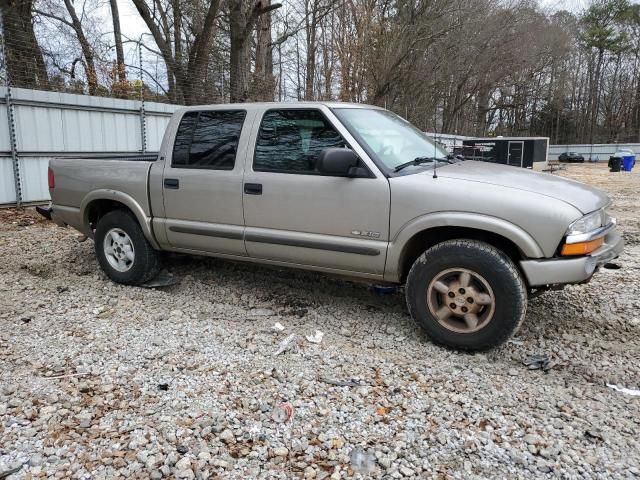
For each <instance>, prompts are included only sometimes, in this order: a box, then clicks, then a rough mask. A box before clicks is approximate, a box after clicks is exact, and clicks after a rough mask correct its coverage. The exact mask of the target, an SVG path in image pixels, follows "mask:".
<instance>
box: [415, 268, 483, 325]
mask: <svg viewBox="0 0 640 480" xmlns="http://www.w3.org/2000/svg"><path fill="white" fill-rule="evenodd" d="M426 296H427V305H428V307H429V310H430V311H431V314H432V315H433V316H434V317H435V318H436V320H437V321H438V323H439V324H440V325H442V326H443V327H444V328H446V329H448V330H451V331H453V332H456V333H473V332H477V331H478V330H480V329H482V328H484V327H486V326H487V325H488V324H489V322H491V319H492V318H493V314H494V312H495V296H494V294H493V290H492V288H491V286H490V285H489V282H487V281H486V280H485V279H484V277H483V276H482V275H480V274H478V273H476V272H474V271H472V270H468V269H466V268H450V269H448V270H443V271H442V272H440V273H439V274H437V275H436V276H435V277H434V278H433V280H432V281H431V283H430V284H429V286H428V287H427V291H426Z"/></svg>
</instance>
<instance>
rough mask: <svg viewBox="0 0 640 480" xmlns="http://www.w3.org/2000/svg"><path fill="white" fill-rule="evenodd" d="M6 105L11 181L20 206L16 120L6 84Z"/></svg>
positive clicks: (20, 189) (17, 203)
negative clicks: (11, 166)
mask: <svg viewBox="0 0 640 480" xmlns="http://www.w3.org/2000/svg"><path fill="white" fill-rule="evenodd" d="M5 99H6V105H7V120H8V121H9V144H10V146H11V163H12V164H13V183H14V185H15V190H16V206H17V207H21V206H22V183H21V182H20V162H19V161H18V148H17V144H16V122H15V118H14V114H13V102H12V101H11V87H9V86H8V85H7V95H6V96H5Z"/></svg>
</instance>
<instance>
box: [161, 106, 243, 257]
mask: <svg viewBox="0 0 640 480" xmlns="http://www.w3.org/2000/svg"><path fill="white" fill-rule="evenodd" d="M246 124H249V125H250V122H249V121H247V112H246V111H245V110H241V109H237V110H203V111H188V112H186V113H185V114H184V116H183V117H182V120H181V122H180V125H179V127H178V131H177V134H176V141H175V145H174V148H173V152H172V155H171V158H167V159H166V160H165V169H164V173H163V197H164V207H165V219H164V223H165V225H164V228H165V233H166V236H167V241H168V242H169V244H170V245H171V246H172V247H174V248H177V249H182V250H194V251H203V252H214V253H222V254H229V255H245V256H246V250H245V247H244V240H243V231H244V219H243V215H242V174H243V169H244V156H245V155H246V145H247V143H248V137H249V136H250V127H247V126H245V127H244V128H243V126H244V125H246Z"/></svg>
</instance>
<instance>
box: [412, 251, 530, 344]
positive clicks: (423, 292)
mask: <svg viewBox="0 0 640 480" xmlns="http://www.w3.org/2000/svg"><path fill="white" fill-rule="evenodd" d="M406 296H407V305H408V306H409V311H410V313H411V316H412V317H413V318H414V319H415V320H416V322H417V323H418V324H419V325H420V326H421V327H422V329H423V330H424V331H425V332H426V333H427V335H428V336H429V337H430V338H431V339H432V340H433V341H434V342H436V343H439V344H442V345H446V346H449V347H454V348H460V349H464V350H486V349H489V348H493V347H496V346H498V345H500V344H502V343H503V342H505V341H506V340H507V339H508V338H509V337H510V336H511V335H512V334H513V333H515V332H516V331H517V329H518V328H519V327H520V325H521V323H522V321H523V320H524V317H525V313H526V308H527V295H526V288H525V284H524V281H523V280H522V276H521V275H520V273H519V272H518V269H517V268H516V267H515V265H514V264H513V262H512V261H511V259H510V258H509V257H507V256H506V255H505V254H504V253H503V252H501V251H500V250H498V249H497V248H495V247H493V246H491V245H489V244H487V243H484V242H480V241H476V240H448V241H446V242H442V243H440V244H438V245H435V246H434V247H431V248H430V249H428V250H427V251H426V252H424V253H423V254H422V255H421V256H420V257H419V258H418V259H417V260H416V262H415V263H414V264H413V267H412V268H411V271H410V272H409V276H408V277H407V288H406Z"/></svg>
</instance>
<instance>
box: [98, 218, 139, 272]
mask: <svg viewBox="0 0 640 480" xmlns="http://www.w3.org/2000/svg"><path fill="white" fill-rule="evenodd" d="M103 248H104V256H105V257H106V258H107V261H108V262H109V265H111V267H112V268H114V269H115V270H117V271H118V272H126V271H127V270H129V269H131V267H132V266H133V261H134V260H135V258H136V256H135V250H134V248H133V242H132V241H131V238H130V237H129V235H127V233H126V232H125V231H124V230H122V229H120V228H112V229H111V230H109V231H108V232H107V234H106V235H105V237H104V241H103Z"/></svg>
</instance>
